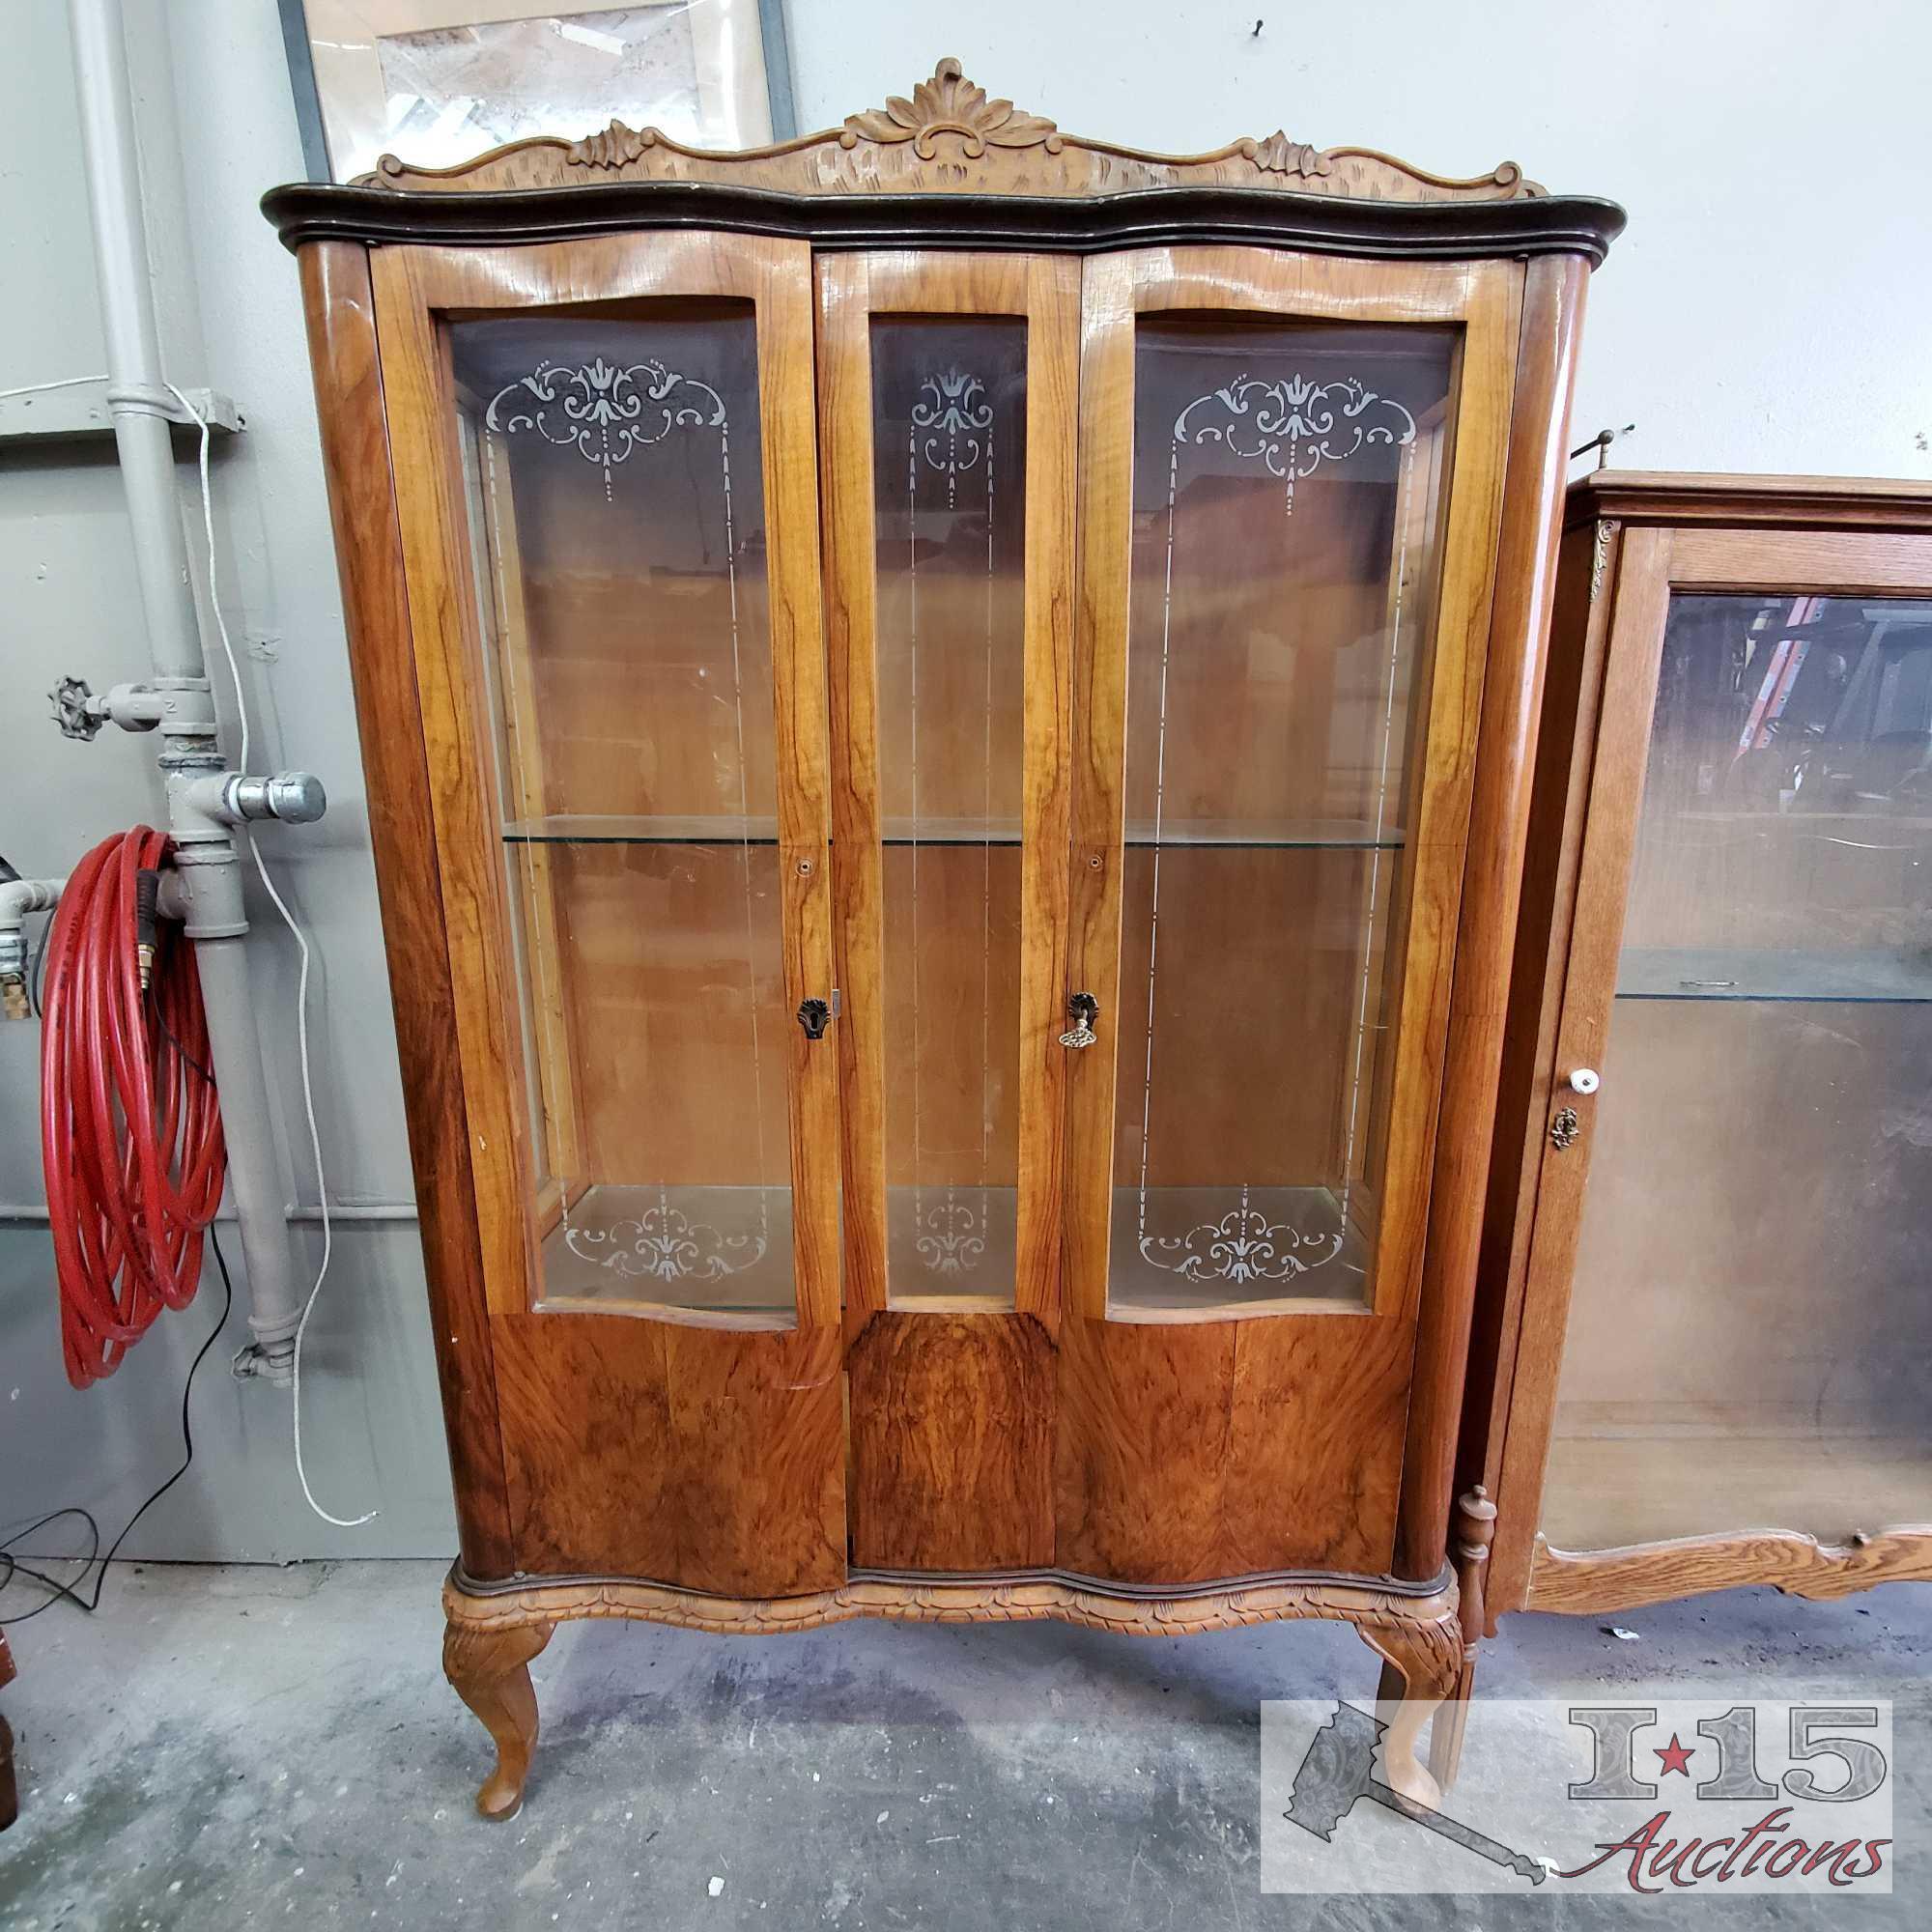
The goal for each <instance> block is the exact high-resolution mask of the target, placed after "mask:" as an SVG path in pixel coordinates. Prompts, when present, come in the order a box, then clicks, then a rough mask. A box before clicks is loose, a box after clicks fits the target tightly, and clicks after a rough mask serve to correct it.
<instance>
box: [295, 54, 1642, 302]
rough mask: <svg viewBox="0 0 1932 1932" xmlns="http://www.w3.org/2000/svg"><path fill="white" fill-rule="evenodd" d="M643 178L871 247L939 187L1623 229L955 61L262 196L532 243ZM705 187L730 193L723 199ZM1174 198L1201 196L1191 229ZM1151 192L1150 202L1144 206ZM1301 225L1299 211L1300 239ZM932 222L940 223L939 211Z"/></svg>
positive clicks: (1114, 236)
mask: <svg viewBox="0 0 1932 1932" xmlns="http://www.w3.org/2000/svg"><path fill="white" fill-rule="evenodd" d="M639 187H649V188H650V189H652V190H653V191H654V193H662V191H663V190H667V189H668V190H672V191H673V198H674V196H675V190H677V189H683V190H686V191H687V192H688V193H691V194H693V195H694V196H695V197H696V199H695V200H694V201H693V202H692V203H689V204H685V205H684V207H683V210H682V212H681V213H679V214H678V216H677V217H676V218H679V219H683V220H687V221H690V220H697V219H702V220H704V221H705V222H706V223H707V225H718V224H719V221H720V219H721V217H722V216H725V215H727V214H728V219H727V220H726V221H725V225H729V226H732V227H738V228H747V229H753V230H759V231H761V232H768V233H770V232H786V233H802V234H810V236H812V237H813V239H816V240H820V241H842V242H843V243H844V244H845V245H850V246H865V245H868V244H870V243H872V242H874V241H876V240H877V237H876V235H875V234H873V233H872V232H871V229H870V228H869V227H868V225H867V223H868V217H867V214H866V213H865V212H864V211H863V210H862V209H858V208H844V209H840V208H839V207H838V204H840V203H841V202H842V203H851V202H866V201H873V200H876V199H877V198H881V197H888V196H891V197H900V196H932V197H944V198H947V199H949V200H951V201H952V202H954V203H956V204H959V205H960V207H961V208H962V209H963V208H964V206H965V205H967V204H968V203H970V202H973V201H976V200H977V201H979V202H980V203H982V204H983V203H984V202H985V201H986V200H987V198H997V199H998V200H1001V201H1011V202H1014V203H1019V204H1022V205H1029V206H1031V207H1032V208H1033V209H1034V210H1036V211H1039V212H1038V213H1035V214H1034V215H1033V216H1032V217H1030V218H1028V219H1026V220H1025V222H1024V224H1022V222H1021V221H1020V220H1019V219H1016V218H1012V217H1010V216H1009V217H1008V218H1005V219H1000V218H997V217H995V218H994V220H993V222H992V223H991V225H989V224H988V223H987V222H986V221H983V220H982V221H981V222H979V223H975V222H974V221H973V220H972V219H971V218H969V217H966V216H964V215H963V214H960V215H958V216H956V217H955V218H954V221H953V223H952V227H951V228H946V229H945V230H944V232H935V233H934V234H933V235H931V236H930V237H928V238H925V239H929V240H932V241H938V242H939V243H940V244H942V245H952V246H986V245H994V246H998V245H1037V246H1047V247H1079V246H1082V245H1085V246H1088V247H1094V246H1106V245H1120V244H1122V243H1126V242H1132V241H1163V240H1185V239H1189V237H1190V236H1192V235H1195V234H1199V235H1202V236H1204V237H1205V236H1207V235H1208V234H1210V233H1211V232H1212V231H1213V230H1214V229H1215V228H1217V227H1219V226H1223V225H1226V226H1233V225H1236V222H1238V223H1239V225H1243V226H1247V227H1249V228H1251V229H1252V228H1253V226H1254V225H1255V224H1256V222H1257V220H1258V219H1259V220H1260V223H1261V225H1262V226H1264V227H1267V228H1272V229H1276V230H1279V231H1280V232H1279V233H1278V234H1275V235H1271V236H1266V237H1257V238H1256V239H1268V240H1278V241H1307V242H1308V243H1309V244H1310V245H1314V246H1317V247H1323V246H1325V247H1327V248H1329V249H1331V250H1334V251H1338V252H1343V251H1346V252H1357V251H1360V250H1362V249H1365V248H1366V249H1367V251H1368V252H1375V253H1388V254H1394V253H1404V254H1408V253H1423V254H1438V255H1462V256H1475V255H1484V254H1544V253H1556V252H1568V253H1577V254H1582V255H1585V256H1587V257H1588V258H1589V259H1590V260H1591V262H1592V263H1593V264H1594V263H1596V262H1600V261H1601V260H1602V259H1603V256H1604V253H1605V249H1606V248H1607V246H1608V244H1609V242H1610V241H1611V240H1612V239H1613V238H1614V237H1615V236H1616V235H1617V234H1618V233H1619V231H1620V230H1621V229H1622V227H1623V225H1624V213H1623V211H1622V210H1621V209H1620V208H1618V207H1617V206H1616V205H1615V204H1614V203H1612V202H1608V201H1604V200H1601V199H1598V198H1595V197H1590V196H1574V195H1572V196H1553V195H1551V194H1549V193H1548V190H1547V189H1545V188H1544V187H1542V186H1541V185H1538V184H1537V183H1535V182H1533V181H1530V180H1529V179H1528V178H1527V177H1526V176H1525V175H1524V174H1523V171H1522V169H1521V168H1520V166H1519V165H1518V164H1517V163H1516V162H1515V161H1502V162H1499V163H1498V164H1497V165H1496V166H1495V167H1494V168H1493V169H1492V170H1491V172H1490V173H1488V174H1487V175H1478V176H1473V177H1470V178H1469V179H1467V180H1457V179H1453V178H1451V177H1449V176H1446V175H1437V174H1432V173H1430V172H1429V171H1428V170H1426V169H1423V168H1418V167H1415V166H1413V165H1411V164H1410V163H1409V162H1407V161H1403V160H1398V159H1396V158H1395V157H1394V156H1390V155H1384V154H1380V153H1378V152H1377V151H1376V150H1375V149H1372V148H1349V147H1341V148H1325V149H1324V148H1317V147H1314V146H1312V145H1311V144H1309V143H1307V142H1305V141H1295V140H1291V139H1290V138H1289V136H1288V135H1287V134H1286V133H1285V132H1282V131H1280V130H1277V131H1276V132H1275V133H1272V134H1270V135H1268V136H1266V137H1265V138H1264V139H1259V140H1258V139H1256V138H1254V137H1252V136H1244V137H1242V138H1241V139H1238V140H1235V141H1230V142H1229V143H1228V144H1227V145H1226V146H1225V147H1221V148H1216V149H1212V150H1210V151H1208V153H1206V154H1200V155H1158V154H1150V153H1147V152H1145V151H1143V150H1140V149H1136V148H1128V147H1122V146H1119V145H1117V144H1115V143H1113V142H1109V141H1095V140H1088V139H1085V138H1083V137H1082V136H1079V135H1075V134H1066V133H1063V132H1062V131H1061V129H1060V128H1058V127H1057V126H1056V125H1055V124H1054V123H1053V122H1052V121H1049V120H1047V119H1046V118H1045V117H1043V116H1041V115H1037V114H1029V113H1025V112H1023V111H1021V110H1020V109H1019V108H1017V107H1015V106H1014V105H1013V103H1012V102H1011V101H1010V100H1003V99H989V98H988V96H987V93H986V90H985V89H984V88H982V87H980V86H978V85H977V84H976V83H974V82H973V81H970V80H968V79H967V78H966V76H965V74H964V73H963V72H962V71H960V66H959V63H958V62H957V61H956V60H953V59H951V58H948V59H945V60H942V61H940V62H939V64H938V66H937V67H936V68H935V69H934V71H933V73H932V76H931V78H930V79H927V80H923V81H921V82H920V84H919V85H918V86H917V87H915V88H914V89H913V91H912V95H911V98H910V99H903V98H900V97H897V96H895V97H893V98H891V99H888V100H887V102H886V104H885V106H884V107H882V108H870V109H867V110H866V111H864V112H862V113H857V114H849V115H847V116H846V117H845V120H844V121H843V122H842V123H841V124H840V125H839V126H838V127H837V128H825V129H823V130H821V131H820V132H818V133H814V134H804V135H801V136H799V137H798V138H797V139H796V140H791V141H782V142H779V143H777V144H776V145H774V146H771V147H766V148H748V149H743V150H739V151H735V152H725V151H709V150H705V149H701V148H692V147H687V146H686V145H685V144H684V143H682V142H680V141H675V140H673V139H672V138H671V137H670V136H669V135H668V134H666V133H664V132H663V131H662V130H661V129H659V128H629V127H626V126H625V125H624V124H623V123H622V122H621V121H612V122H611V125H610V127H609V128H605V129H604V130H603V131H602V132H600V133H596V134H590V135H587V136H585V137H584V138H582V140H566V139H563V138H562V137H560V136H556V135H536V136H533V137H531V138H529V139H526V140H521V141H512V142H510V143H508V144H507V145H505V146H503V147H500V148H494V149H492V150H491V151H490V152H489V153H487V154H484V155H479V156H476V158H475V159H473V160H470V161H466V162H464V163H462V164H461V165H459V166H456V167H449V168H430V167H417V166H413V165H412V164H411V163H410V162H408V161H406V160H404V159H401V158H399V157H398V156H394V155H384V156H383V157H382V159H381V161H380V162H379V163H378V165H377V168H376V170H375V172H374V173H372V174H367V175H363V176H361V177H359V178H358V179H357V180H356V181H355V183H352V184H350V185H346V186H335V185H319V184H295V185H290V186H287V187H279V188H274V189H271V190H270V193H269V194H268V195H267V196H266V197H264V201H263V207H264V210H265V211H266V212H267V213H268V214H269V216H270V219H271V220H273V221H274V222H275V224H276V226H277V228H278V230H279V231H280V234H281V237H282V240H283V241H285V242H287V243H288V244H289V245H290V246H291V247H294V246H297V245H298V244H299V243H300V242H301V241H311V240H319V239H325V238H331V237H332V238H336V239H360V240H365V241H402V240H408V239H423V240H431V239H437V240H447V241H484V240H489V239H506V238H508V237H510V236H515V237H519V238H522V237H529V238H531V239H534V238H536V237H537V236H539V235H547V236H548V235H562V234H565V233H579V232H583V231H584V230H585V229H587V228H593V227H602V226H611V227H615V226H633V225H637V222H638V220H639V215H640V213H643V214H644V215H645V218H646V220H648V219H649V218H651V215H652V214H654V215H655V217H656V218H658V219H670V218H672V216H671V213H670V208H669V205H668V203H667V202H666V201H665V200H662V199H658V200H653V201H652V202H650V203H649V204H645V203H643V202H641V201H640V199H639V197H638V196H637V194H636V193H635V190H636V189H638V188H639ZM583 190H599V191H601V192H600V193H593V194H591V195H590V196H589V198H588V199H587V200H585V201H582V202H580V203H578V204H577V205H576V206H575V207H573V208H572V209H571V210H570V211H569V213H564V212H563V211H562V210H560V209H559V208H558V206H557V203H556V199H555V198H556V196H557V195H558V194H559V193H569V194H577V193H580V192H582V191H583ZM617 190H631V191H632V192H630V193H621V194H619V193H615V191H617ZM714 190H724V191H725V199H722V200H721V199H720V198H719V197H718V196H717V195H716V194H714V193H712V192H710V191H714ZM1175 190H1194V191H1195V196H1194V198H1192V199H1191V200H1190V202H1189V208H1188V214H1189V216H1191V217H1192V218H1191V220H1189V221H1188V222H1186V223H1185V224H1183V223H1182V222H1181V220H1180V210H1179V207H1178V206H1177V205H1176V197H1175V194H1174V191H1175ZM1150 191H1158V192H1150ZM479 195H489V196H492V197H493V198H494V200H493V202H492V204H489V205H490V206H492V207H493V208H494V209H495V210H496V212H497V213H496V216H495V219H496V222H497V224H498V225H497V227H495V229H494V230H493V231H492V232H491V233H485V232H484V231H483V229H482V227H481V226H480V224H479V223H478V222H477V221H476V219H475V217H473V216H469V215H466V214H464V213H460V212H459V210H458V209H456V208H452V207H448V206H443V207H438V206H437V201H436V200H432V197H434V198H437V199H438V200H440V199H442V198H446V197H454V196H479ZM404 197H408V199H407V200H405V199H404ZM418 197H420V199H418ZM800 203H809V204H810V205H812V207H813V208H814V210H815V212H814V213H811V214H810V215H802V214H798V213H794V214H793V215H792V217H791V218H790V219H789V220H787V219H785V218H783V217H782V216H778V215H776V213H775V211H776V210H777V209H779V208H790V209H793V210H794V211H796V210H797V209H798V207H799V204H800ZM1095 203H1099V204H1103V205H1107V206H1109V207H1110V209H1111V211H1112V213H1113V216H1114V218H1113V220H1112V221H1109V222H1104V223H1102V225H1101V226H1100V227H1099V228H1098V229H1097V230H1096V229H1094V228H1093V227H1092V226H1091V225H1090V226H1089V227H1087V228H1085V229H1081V228H1078V227H1076V226H1075V225H1073V224H1072V223H1071V222H1069V221H1068V220H1066V219H1065V218H1064V217H1061V218H1056V217H1055V216H1054V215H1053V214H1051V213H1047V212H1046V211H1047V210H1050V209H1051V207H1052V206H1053V205H1054V204H1062V205H1085V206H1087V207H1089V208H1092V207H1093V206H1094V204H1095ZM1136 203H1138V204H1141V206H1140V207H1138V208H1137V207H1135V206H1133V205H1134V204H1136ZM1152 204H1158V205H1159V213H1158V215H1155V214H1154V213H1151V206H1150V205H1152ZM1257 204H1260V206H1259V207H1258V206H1257ZM593 210H594V211H595V212H594V213H593ZM647 210H648V211H649V212H648V213H646V211H647ZM700 211H701V213H700ZM1068 212H1069V213H1070V208H1069V211H1068ZM477 213H478V214H479V215H480V213H481V210H480V209H479V210H478V211H477ZM409 215H413V219H412V220H411V219H409V218H408V216H409ZM1156 221H1158V222H1162V223H1165V224H1166V225H1165V227H1163V228H1161V230H1160V232H1158V233H1155V232H1152V231H1151V228H1150V226H1149V224H1150V223H1151V222H1156ZM1298 223H1305V225H1306V232H1305V233H1304V232H1303V228H1302V227H1301V226H1299V225H1297V224H1298ZM933 225H934V227H935V230H939V229H941V228H942V227H943V222H942V220H941V218H940V217H938V216H937V215H935V218H934V224H933ZM1022 225H1024V229H1025V231H1026V232H1024V233H1022V232H1021V229H1022ZM1170 231H1171V232H1170Z"/></svg>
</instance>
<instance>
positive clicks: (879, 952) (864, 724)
mask: <svg viewBox="0 0 1932 1932" xmlns="http://www.w3.org/2000/svg"><path fill="white" fill-rule="evenodd" d="M814 270H815V276H816V283H817V289H816V293H817V301H818V323H819V326H818V404H819V417H820V422H821V440H820V461H821V465H822V478H821V481H822V495H823V500H824V548H825V610H826V647H827V657H828V664H829V685H830V691H831V701H832V717H833V723H834V729H833V735H832V816H833V839H834V865H833V879H834V914H835V926H834V938H835V945H836V948H837V952H838V983H839V985H840V987H841V988H842V989H843V995H844V1008H845V1013H844V1024H843V1032H842V1035H841V1037H840V1040H839V1070H840V1074H841V1091H842V1094H843V1098H844V1108H843V1122H842V1125H843V1134H844V1160H843V1167H842V1172H843V1177H844V1205H845V1224H844V1238H845V1321H846V1327H847V1330H848V1332H849V1333H851V1334H852V1335H854V1336H856V1335H857V1333H858V1332H859V1331H860V1330H861V1329H862V1328H863V1327H864V1326H865V1324H866V1322H867V1319H868V1318H869V1317H870V1316H871V1315H873V1314H875V1313H880V1312H883V1311H884V1310H885V1309H886V1308H887V1306H888V1281H887V1264H886V1236H887V1221H886V1173H885V1154H886V1132H885V1118H886V1110H885V1092H886V1065H885V1004H884V1003H885V1001H886V1000H887V999H888V998H889V997H892V995H891V994H890V992H889V990H888V988H887V987H886V985H885V983H884V981H885V973H884V933H883V924H882V920H883V904H884V889H883V876H882V875H883V850H882V845H881V837H880V835H881V822H880V810H879V796H878V688H877V687H878V621H877V618H878V543H877V530H876V522H877V519H876V512H875V504H876V490H875V482H874V476H873V463H872V438H873V418H872V358H871V333H870V324H871V320H872V318H873V317H874V316H892V315H934V316H936V315H948V316H961V317H969V318H980V319H1005V318H1010V319H1017V320H1019V321H1021V322H1023V323H1024V324H1025V326H1026V397H1027V403H1026V482H1025V501H1026V511H1025V516H1026V535H1025V563H1024V568H1023V597H1024V612H1025V614H1024V626H1025V644H1024V653H1025V655H1024V679H1025V695H1024V711H1023V724H1022V732H1023V740H1024V746H1025V753H1024V756H1025V768H1024V775H1023V807H1022V820H1021V849H1020V867H1021V880H1020V948H1021V954H1020V1010H1019V1037H1018V1039H1017V1040H1016V1041H1015V1042H1013V1045H1014V1049H1015V1051H1016V1053H1017V1055H1018V1065H1019V1187H1018V1207H1017V1222H1018V1225H1017V1231H1016V1236H1015V1242H1014V1249H1015V1276H1016V1279H1015V1284H1014V1299H1013V1308H1012V1312H1013V1313H1015V1314H1020V1315H1032V1316H1035V1317H1037V1319H1038V1320H1039V1321H1041V1322H1042V1323H1044V1324H1045V1326H1046V1328H1047V1329H1048V1331H1049V1333H1050V1332H1052V1330H1053V1329H1054V1328H1055V1327H1057V1325H1058V1322H1059V1319H1060V1249H1061V1236H1060V1221H1061V1200H1062V1196H1061V1152H1062V1145H1063V1140H1062V1090H1063V1086H1064V1082H1065V1060H1066V1054H1065V1049H1064V1048H1062V1047H1061V1046H1060V1045H1059V1043H1058V1037H1059V1034H1060V1032H1061V1030H1062V1026H1063V1024H1064V1022H1062V1021H1061V1019H1060V1017H1059V1016H1060V1013H1061V1011H1062V1009H1063V1004H1064V1001H1065V930H1066V917H1065V904H1066V840H1067V809H1068V807H1067V799H1068V785H1067V779H1066V769H1067V731H1068V719H1069V711H1068V687H1069V679H1070V668H1071V661H1072V608H1071V595H1070V583H1071V580H1072V576H1073V497H1074V391H1075V386H1076V381H1077V356H1078V338H1077V333H1076V330H1077V327H1078V317H1079V265H1078V264H1077V263H1076V262H1074V261H1072V260H1070V259H1067V258H1065V257H1059V256H1052V255H997V254H988V255H978V254H974V255H966V254H949V253H934V252H930V251H920V250H917V249H894V250H880V251H877V252H870V253H857V252H855V253H850V254H829V255H821V256H819V257H818V259H817V261H816V263H815V265H814ZM907 1312H908V1313H940V1312H962V1311H958V1310H952V1311H942V1310H940V1309H938V1308H936V1307H934V1306H933V1305H931V1304H930V1303H928V1302H926V1301H925V1300H923V1299H922V1300H921V1301H920V1302H919V1303H918V1304H916V1305H913V1306H909V1307H908V1309H907Z"/></svg>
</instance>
